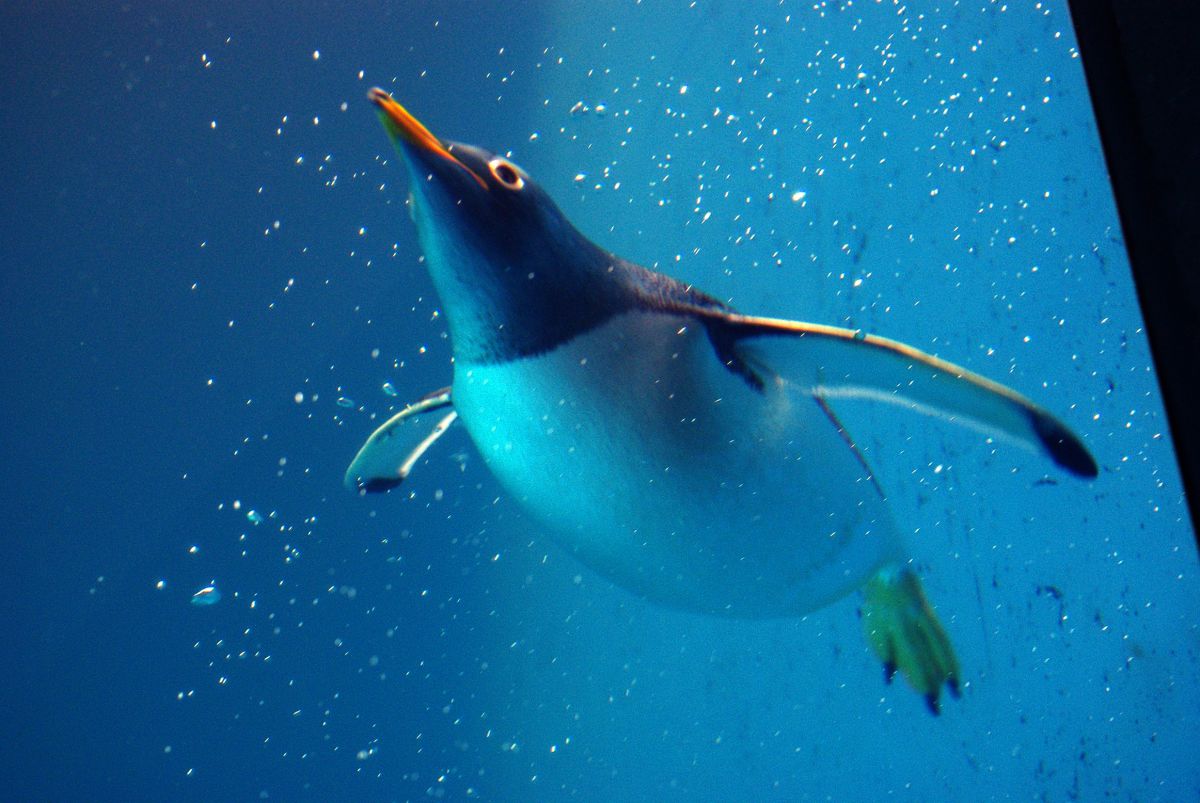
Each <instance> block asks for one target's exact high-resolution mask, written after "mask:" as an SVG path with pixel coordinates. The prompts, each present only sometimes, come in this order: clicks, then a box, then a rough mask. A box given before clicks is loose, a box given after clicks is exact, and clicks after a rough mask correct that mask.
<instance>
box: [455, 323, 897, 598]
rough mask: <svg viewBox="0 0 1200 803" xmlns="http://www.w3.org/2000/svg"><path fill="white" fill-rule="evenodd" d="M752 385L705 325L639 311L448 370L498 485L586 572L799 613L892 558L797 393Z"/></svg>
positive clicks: (849, 475)
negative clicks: (551, 344)
mask: <svg viewBox="0 0 1200 803" xmlns="http://www.w3.org/2000/svg"><path fill="white" fill-rule="evenodd" d="M764 379H766V380H767V389H766V391H765V392H758V391H756V390H754V389H753V388H751V387H750V386H749V385H748V384H747V383H746V382H745V381H744V380H743V379H742V378H741V377H739V376H737V375H735V374H733V373H732V372H730V371H729V370H728V369H727V368H726V367H725V366H723V365H722V364H721V363H720V361H719V360H718V358H717V356H716V354H715V352H714V350H713V347H712V345H711V343H710V342H709V340H708V336H707V333H706V332H705V330H704V327H703V325H701V324H700V323H698V322H697V321H695V320H693V319H688V318H684V317H682V316H672V315H667V314H662V313H652V312H635V313H628V314H625V315H622V316H619V317H617V318H615V319H613V320H612V321H610V322H608V323H607V324H605V325H603V326H602V327H600V328H598V329H596V330H593V331H591V332H589V333H587V334H585V335H583V336H580V337H578V338H576V339H574V340H572V341H570V342H569V343H566V344H565V345H563V346H560V347H559V348H557V349H555V350H553V351H551V352H549V353H547V354H542V355H538V356H535V357H529V358H522V359H519V360H515V361H512V362H506V363H500V364H490V365H473V364H464V363H461V362H459V363H458V364H457V365H456V368H455V377H454V388H453V398H454V406H455V408H456V409H457V410H458V412H459V415H460V416H461V418H462V421H463V423H464V424H465V426H466V427H467V429H468V431H469V432H470V434H471V437H472V438H473V440H474V441H475V444H476V445H477V447H478V448H479V450H480V452H481V453H482V454H483V457H484V459H485V460H486V462H487V463H488V465H489V466H490V468H491V469H492V471H493V472H495V474H496V475H497V477H499V479H500V481H501V482H502V483H503V485H504V486H505V487H506V488H507V489H508V490H509V492H510V493H511V494H512V495H513V496H515V497H516V498H517V499H518V500H520V502H521V503H522V504H523V505H524V507H525V508H526V509H527V510H528V511H529V512H530V513H531V514H533V516H534V517H535V518H536V519H538V520H539V521H540V522H542V523H543V524H544V525H545V526H546V527H547V528H548V529H549V531H550V532H551V533H552V534H553V535H554V536H555V537H556V538H557V539H558V540H559V541H560V542H561V543H562V544H564V545H565V546H566V547H567V548H568V549H570V550H571V551H572V553H573V554H575V555H576V556H577V557H578V558H579V559H580V560H581V561H583V562H584V563H585V564H587V565H588V566H590V567H592V568H593V569H595V570H596V571H598V572H600V573H601V574H603V575H605V576H607V577H609V578H610V579H612V580H613V581H614V582H616V583H618V584H619V585H622V586H624V587H626V588H628V589H629V590H631V591H633V592H635V593H638V594H641V595H644V596H646V597H648V598H650V599H653V600H656V601H658V602H661V603H665V604H668V605H671V606H674V607H679V608H684V609H689V610H696V611H704V612H709V613H722V614H726V615H732V616H746V617H768V616H783V615H795V614H799V613H803V612H806V611H809V610H812V609H814V608H817V607H820V606H821V605H824V604H826V603H828V602H831V601H832V600H834V599H837V598H838V597H841V596H843V595H845V594H846V593H848V592H850V591H851V590H853V589H855V588H857V587H858V586H860V585H861V584H862V583H863V581H864V580H865V579H866V578H867V577H869V576H870V575H871V574H872V573H873V572H874V571H875V570H876V569H877V568H878V567H879V566H880V565H882V564H883V563H885V562H887V561H890V560H895V559H897V558H899V557H900V556H901V554H902V547H901V544H900V539H899V537H898V534H897V532H896V530H895V526H894V525H893V523H892V521H891V518H890V516H889V515H888V512H887V509H886V505H885V503H884V501H883V500H882V499H881V498H880V496H879V493H878V491H877V490H876V489H875V487H874V485H873V484H872V482H870V480H869V479H868V478H867V475H866V472H865V470H864V469H863V467H862V465H861V464H860V463H859V461H858V459H857V457H856V456H855V455H854V453H853V452H852V451H851V449H850V448H849V446H848V445H847V444H846V443H845V442H844V441H843V439H842V437H841V435H840V434H839V433H838V432H837V430H836V429H835V427H834V426H833V424H832V423H831V421H830V420H829V418H828V417H827V416H826V415H825V413H824V412H823V411H822V410H821V408H820V407H819V406H818V405H817V403H816V402H815V401H814V400H813V399H812V398H811V397H810V396H808V395H806V394H803V393H799V392H795V391H789V390H788V389H787V388H786V386H784V385H782V384H781V383H779V382H777V381H775V380H774V378H773V377H764Z"/></svg>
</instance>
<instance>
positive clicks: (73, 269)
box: [0, 0, 1200, 800]
mask: <svg viewBox="0 0 1200 803" xmlns="http://www.w3.org/2000/svg"><path fill="white" fill-rule="evenodd" d="M245 5H246V8H245V9H234V8H229V7H221V8H206V7H205V6H204V4H188V5H187V6H186V7H184V6H180V7H176V6H175V5H162V6H159V5H153V4H146V3H139V2H134V3H130V4H127V5H124V6H117V5H111V6H107V5H106V6H105V7H103V8H100V7H93V6H92V5H91V4H79V6H78V7H76V8H72V9H71V10H70V12H69V13H67V12H66V11H65V10H64V9H63V8H60V7H58V6H57V5H55V4H51V5H47V6H38V7H29V6H25V5H15V6H14V5H8V6H6V7H5V9H4V11H3V12H0V26H2V33H3V37H2V38H3V43H4V44H3V47H0V72H2V74H3V75H4V82H3V89H2V90H0V91H2V92H3V98H2V100H3V102H2V103H0V138H2V142H3V144H4V146H5V147H4V152H5V156H6V160H5V173H4V175H5V176H6V179H7V180H6V182H5V186H4V191H3V193H2V194H0V199H2V200H0V256H2V264H3V269H2V271H0V282H2V285H0V299H3V301H2V303H3V315H2V316H0V331H2V337H0V349H3V352H2V355H0V356H2V357H3V364H4V366H5V374H6V379H5V382H4V383H3V396H2V398H3V405H4V406H3V410H4V418H5V426H4V434H3V447H4V448H3V461H4V462H3V477H4V482H3V483H2V484H0V487H2V491H0V493H3V500H2V501H3V510H4V520H5V523H4V525H3V530H2V531H3V533H4V537H3V539H2V543H3V553H0V556H2V557H3V559H4V566H5V569H6V572H5V578H4V583H3V587H2V591H0V594H2V596H0V602H2V603H3V608H2V610H3V611H4V624H5V633H4V635H5V638H4V650H5V656H4V657H5V661H4V664H5V680H4V683H3V686H2V688H3V692H2V694H3V707H2V708H0V711H2V712H3V714H4V720H5V727H4V728H3V729H0V733H2V736H0V739H2V740H3V742H2V743H0V788H3V789H4V790H5V793H4V795H5V797H6V798H8V799H14V800H85V799H86V800H163V799H170V800H201V799H203V800H255V799H271V800H420V799H425V798H427V797H434V798H442V799H446V800H461V799H467V798H469V797H471V796H474V797H477V798H479V799H485V800H562V799H576V800H673V799H679V800H684V799H694V800H762V799H778V800H867V799H881V798H884V797H888V798H890V799H897V800H964V799H979V800H1008V799H1013V800H1024V799H1045V800H1065V799H1082V800H1096V799H1100V798H1102V797H1105V796H1107V797H1108V798H1109V799H1117V800H1183V799H1195V798H1196V797H1197V795H1198V794H1200V765H1198V764H1197V763H1196V762H1195V760H1194V757H1193V756H1194V743H1193V742H1194V738H1193V737H1194V734H1195V733H1196V732H1197V718H1198V716H1197V715H1198V714H1200V683H1198V681H1200V670H1198V669H1197V666H1198V660H1197V659H1198V657H1200V656H1198V655H1197V653H1198V652H1200V638H1198V636H1197V624H1196V623H1197V622H1198V621H1200V592H1198V591H1197V577H1198V572H1197V560H1196V551H1195V547H1194V544H1193V540H1192V532H1191V530H1190V525H1189V523H1188V520H1187V512H1186V506H1185V504H1184V501H1183V498H1182V489H1181V485H1180V481H1179V477H1178V473H1177V471H1176V468H1175V462H1174V456H1173V453H1172V450H1171V445H1170V438H1169V432H1168V430H1167V423H1166V419H1165V416H1164V415H1163V412H1162V408H1161V403H1160V399H1159V394H1158V390H1157V387H1156V384H1155V381H1156V380H1155V375H1154V371H1153V367H1152V365H1151V361H1150V357H1149V353H1148V349H1147V344H1146V340H1145V336H1144V333H1143V331H1142V322H1141V319H1140V316H1139V312H1138V309H1137V305H1136V302H1135V300H1134V293H1133V288H1132V285H1131V281H1130V276H1129V270H1128V265H1127V262H1126V257H1125V254H1124V251H1123V243H1122V238H1121V232H1120V229H1119V226H1118V224H1117V221H1116V217H1115V213H1114V208H1113V203H1112V199H1111V193H1110V191H1109V189H1108V185H1107V183H1106V179H1105V172H1104V167H1103V160H1102V155H1101V152H1100V149H1099V145H1098V141H1097V137H1096V131H1095V126H1094V124H1093V121H1092V117H1091V113H1090V107H1089V102H1088V98H1087V95H1086V91H1085V88H1084V84H1083V76H1082V70H1081V66H1080V62H1079V59H1078V58H1077V53H1076V51H1075V45H1074V39H1073V35H1072V32H1071V27H1070V22H1069V19H1068V17H1067V13H1066V9H1065V5H1064V4H1063V3H1058V2H1050V3H1038V4H1033V3H1020V2H1010V3H1009V4H1008V5H1007V6H1005V5H1003V4H999V3H993V2H967V3H961V4H955V3H948V4H931V3H916V2H914V3H910V4H907V5H905V6H898V5H896V4H894V3H890V2H889V3H867V2H859V3H854V4H849V3H842V4H837V3H827V4H826V3H796V4H790V3H780V4H770V5H768V4H766V3H763V4H754V5H748V4H744V3H735V2H725V3H722V2H715V0H701V1H700V2H696V3H687V2H678V3H657V4H653V5H652V6H651V5H650V4H646V5H639V4H634V3H619V4H618V3H603V4H589V5H588V6H587V8H586V10H585V9H584V8H583V7H582V6H580V5H577V4H574V3H559V4H549V3H547V4H539V7H538V12H539V13H537V14H533V13H532V12H531V11H529V10H525V11H520V10H514V9H511V8H509V9H505V8H503V7H501V6H497V5H491V4H479V3H470V4H468V3H451V4H446V5H443V6H437V7H435V6H432V5H429V6H425V5H422V6H421V7H418V8H409V7H408V6H409V5H415V4H402V5H399V6H396V7H393V8H384V7H381V6H378V7H377V6H368V7H365V8H361V9H356V10H354V11H346V10H342V9H340V8H337V7H334V8H322V9H313V8H311V7H309V8H306V9H304V10H303V11H291V10H288V11H285V10H283V9H281V8H276V7H268V6H266V5H265V4H245ZM372 85H380V86H383V87H385V88H387V89H389V90H390V91H392V92H394V93H395V94H396V95H397V97H398V98H399V99H400V100H401V101H402V102H404V103H405V104H406V105H407V106H409V108H411V109H412V110H413V111H414V112H415V113H416V114H417V115H418V116H419V117H421V118H422V120H423V121H424V122H426V123H427V124H428V125H429V126H430V128H432V129H433V130H434V131H435V132H437V133H439V134H440V135H442V136H445V137H449V138H454V139H460V140H463V141H468V142H476V143H479V144H481V145H484V146H487V147H490V148H492V149H495V150H499V151H501V152H503V151H506V150H509V149H511V151H512V156H513V158H514V159H515V160H516V161H517V162H519V163H520V164H522V165H523V166H524V167H525V168H526V169H528V170H529V171H530V173H531V174H532V175H534V176H535V177H537V178H538V179H539V180H540V181H541V183H542V184H543V185H544V186H545V187H546V188H547V189H548V190H549V191H550V193H551V194H552V195H553V196H554V197H555V198H556V199H557V200H558V201H559V203H560V205H561V206H562V207H563V209H564V210H565V211H566V213H567V214H568V216H570V217H571V218H572V219H573V220H574V221H575V222H576V224H577V225H578V226H579V227H580V228H581V229H582V230H583V231H585V232H587V233H588V234H589V235H590V236H591V237H593V238H594V239H596V240H597V241H598V242H600V243H601V244H603V245H604V246H606V247H608V248H610V249H612V250H614V251H617V252H619V253H621V254H623V255H625V256H627V257H629V258H631V259H634V260H637V261H640V262H643V263H645V264H650V265H655V266H657V268H658V269H660V270H663V271H665V272H667V273H670V274H671V275H673V276H677V277H680V278H683V279H685V280H687V281H692V282H695V283H696V284H697V285H698V286H700V287H702V288H704V289H706V290H707V291H709V292H711V293H713V294H714V295H717V296H719V297H721V298H723V299H727V300H729V301H731V302H732V303H733V304H735V305H737V306H738V307H739V308H740V309H743V310H746V311H752V312H756V313H760V314H771V315H778V316H784V317H792V318H801V319H806V320H815V321H820V322H825V323H832V324H839V325H846V326H854V327H861V328H864V329H866V330H868V331H872V332H877V333H880V334H884V335H887V336H889V337H893V338H897V339H900V340H904V341H907V342H910V343H912V344H914V345H916V346H918V347H920V348H924V349H927V350H930V351H933V352H936V353H938V354H939V355H941V356H943V357H946V358H948V359H952V360H955V361H957V362H960V363H962V364H964V365H966V366H968V367H970V368H972V369H974V370H977V371H980V372H982V373H985V374H987V375H989V376H991V377H993V378H996V379H998V380H1001V381H1003V382H1005V383H1007V384H1009V385H1011V386H1013V387H1014V388H1016V389H1018V390H1020V391H1022V392H1024V393H1027V394H1029V395H1030V396H1032V397H1034V398H1035V399H1036V400H1037V401H1038V402H1039V403H1041V404H1043V405H1045V406H1046V407H1048V408H1049V409H1051V410H1053V411H1055V412H1056V413H1057V414H1059V415H1061V416H1062V417H1063V419H1064V420H1065V421H1067V422H1068V423H1069V424H1070V425H1071V426H1072V427H1073V428H1074V429H1075V430H1077V431H1078V432H1079V433H1080V434H1081V435H1082V436H1083V437H1084V439H1085V441H1086V442H1087V444H1088V445H1089V447H1090V448H1091V450H1092V451H1093V453H1094V454H1095V456H1096V458H1097V460H1098V462H1099V463H1100V466H1101V472H1100V476H1099V478H1098V479H1097V480H1096V481H1094V482H1092V483H1087V482H1082V481H1078V480H1074V479H1072V478H1070V477H1067V476H1065V475H1064V474H1063V472H1061V471H1058V470H1056V469H1054V468H1053V467H1052V466H1051V465H1049V464H1048V463H1047V462H1046V461H1044V460H1043V459H1042V458H1040V457H1039V456H1037V455H1033V454H1027V453H1025V452H1023V451H1021V450H1020V449H1018V448H1015V447H1012V446H1007V445H989V444H986V443H984V442H983V440H982V438H981V437H980V436H979V435H977V434H974V433H971V432H964V431H962V430H955V429H952V428H948V427H946V426H945V425H944V424H939V423H937V422H930V421H927V420H923V419H916V418H914V417H912V416H909V415H907V414H901V413H898V412H897V411H896V410H894V409H889V410H882V411H881V410H876V409H871V408H867V407H864V408H862V409H858V410H853V409H847V410H846V411H845V412H844V415H843V417H844V418H845V419H846V421H847V423H848V425H849V426H850V428H851V430H852V431H854V432H855V433H857V434H858V437H859V440H860V442H861V446H862V447H863V448H864V450H865V451H866V452H867V454H868V456H869V457H870V459H871V460H872V461H873V463H874V464H875V466H876V468H877V471H878V474H879V476H880V479H881V482H882V483H883V485H884V487H886V488H888V490H889V496H890V498H891V500H892V503H893V506H894V508H895V512H896V517H897V519H898V520H899V521H900V522H901V523H902V528H903V529H904V530H905V531H906V532H908V533H910V535H909V542H910V545H911V547H912V550H913V552H914V554H915V556H916V559H917V563H918V566H919V567H920V568H921V571H922V574H923V575H924V577H925V578H926V585H927V589H928V591H929V594H930V597H931V598H932V600H933V601H934V603H935V604H936V605H937V607H938V610H939V612H940V614H941V616H942V618H943V619H944V621H945V622H946V624H947V628H948V630H949V632H950V635H951V637H952V638H953V640H954V641H955V643H956V645H957V648H958V653H959V657H960V659H961V662H962V665H963V677H964V681H965V684H966V686H965V689H964V697H963V699H962V700H961V701H958V702H947V703H946V704H945V705H944V712H943V714H942V716H941V717H939V718H934V717H931V716H929V715H928V714H927V713H926V712H925V710H924V707H923V703H922V701H921V699H920V697H919V696H918V695H916V694H914V693H912V692H911V691H910V690H909V689H907V688H906V687H905V686H904V685H903V684H901V683H897V684H896V685H893V686H886V685H884V683H883V681H882V677H881V674H882V673H881V671H880V667H879V666H878V664H877V662H876V661H875V659H874V658H873V657H872V656H871V655H870V654H869V651H868V649H867V647H866V644H865V641H864V640H863V639H862V637H861V634H860V633H859V625H858V622H857V619H856V615H855V609H856V606H857V604H858V600H857V599H854V598H851V599H847V600H844V601H842V602H839V603H837V604H835V605H833V606H831V607H829V608H828V609H825V610H822V611H819V612H817V613H815V614H812V615H810V616H808V617H806V618H805V619H803V620H799V621H779V622H759V623H747V622H730V621H723V620H720V621H718V620H711V619H707V618H704V617H699V616H692V615H686V614H682V613H674V612H670V611H666V610H663V609H661V608H658V607H655V606H652V605H650V604H647V603H644V602H642V601H640V600H638V599H636V598H634V597H632V596H630V595H628V594H627V593H625V592H624V591H621V590H620V589H616V588H614V587H612V586H611V585H610V584H608V583H607V582H605V581H604V580H602V579H601V578H599V577H598V576H596V575H594V574H593V573H591V572H590V571H589V570H587V569H585V568H583V567H582V566H580V565H578V564H577V563H575V562H574V560H573V559H572V558H571V557H570V556H569V555H567V554H565V553H563V552H562V551H559V550H558V549H557V548H556V547H555V546H554V545H553V544H551V543H550V542H549V541H548V539H546V538H545V537H544V536H543V534H541V533H540V532H538V531H537V528H536V527H534V526H533V525H532V524H531V523H529V522H528V521H527V520H526V519H524V518H523V517H522V515H521V513H520V511H519V509H518V508H517V506H516V505H515V504H514V502H513V500H511V499H510V498H508V497H507V496H506V495H505V494H504V492H503V491H502V490H501V489H500V488H499V487H498V485H497V484H496V483H495V481H494V480H493V479H492V478H491V477H490V476H489V475H488V473H487V471H486V469H485V468H484V466H483V465H482V464H481V462H480V460H479V458H478V456H477V455H476V453H474V452H473V451H472V447H471V445H470V443H469V442H468V440H467V437H466V435H465V433H464V432H463V431H462V430H461V429H459V430H457V431H452V432H451V433H450V434H448V435H447V436H446V438H445V439H444V440H443V442H440V443H439V444H438V448H437V449H436V450H435V451H434V452H432V453H431V455H430V458H429V460H428V462H427V463H426V464H425V465H422V466H420V467H419V470H418V471H417V472H415V473H414V476H413V478H412V480H411V481H410V483H409V484H407V485H406V486H405V487H404V488H403V490H402V491H400V492H397V493H393V494H391V495H390V496H388V497H385V498H373V499H369V500H363V499H359V498H356V497H354V496H353V495H351V494H348V493H346V492H345V491H344V490H343V488H342V487H341V484H340V481H341V473H342V471H343V470H344V468H345V466H346V464H347V462H348V461H349V459H350V458H351V457H352V456H353V454H354V452H355V450H356V449H357V448H358V446H359V444H360V443H361V441H362V440H363V439H364V438H365V437H366V435H367V434H368V433H369V432H370V431H371V429H372V428H373V426H375V425H376V424H377V423H378V422H379V420H380V419H379V418H378V417H379V416H383V415H386V414H387V412H388V411H389V410H393V409H398V407H399V405H400V404H402V403H403V402H404V401H406V400H408V399H413V398H416V397H418V396H420V395H422V394H423V393H425V392H426V391H428V390H432V389H434V388H436V387H440V386H442V385H444V384H446V383H447V381H448V378H449V356H450V351H449V344H448V342H447V340H446V335H445V326H444V320H443V319H442V318H441V317H440V316H439V315H438V314H437V313H438V302H437V300H436V298H435V297H434V295H433V293H432V288H431V286H430V283H429V280H428V278H427V276H426V275H425V273H424V270H423V268H422V266H421V264H420V262H419V251H418V249H417V245H416V242H415V236H414V230H413V228H412V225H411V223H410V222H409V220H408V218H407V215H406V212H405V209H404V199H405V197H406V194H407V190H406V186H407V181H408V178H407V176H406V175H404V172H403V170H402V169H401V165H400V164H399V160H397V159H395V158H394V156H393V154H392V152H391V149H390V145H389V143H388V141H387V139H386V137H385V135H384V133H383V131H382V130H381V128H380V126H379V124H378V122H377V121H376V119H375V115H374V113H373V111H372V109H371V108H370V106H369V104H368V103H367V102H366V100H365V93H366V90H367V89H368V88H369V87H370V86H372ZM577 104H581V105H579V106H578V107H577V108H576V106H577ZM601 106H603V109H601ZM572 109H575V110H574V111H572ZM535 135H536V136H535ZM580 176H581V177H580ZM577 177H578V178H577ZM801 194H802V195H801ZM793 199H794V200H793ZM385 382H391V383H392V384H393V385H394V386H395V388H396V389H397V392H398V394H399V395H398V396H397V397H393V396H391V395H389V394H388V393H386V392H385V391H384V390H383V385H384V383H385ZM297 394H300V395H299V397H298V396H297ZM297 398H300V401H299V402H298V401H296V399H297ZM339 399H344V400H351V401H352V402H353V403H351V404H350V405H349V406H344V404H339V403H338V400H339ZM251 510H253V511H254V512H255V515H254V516H253V517H251V516H249V515H248V514H249V513H250V511H251ZM256 519H257V521H256ZM745 535H746V537H752V533H751V532H747V533H746V534H745ZM210 585H211V586H213V587H214V588H215V589H217V592H218V593H219V594H220V598H219V599H216V600H214V598H213V595H212V594H208V595H203V596H202V597H201V600H202V601H205V602H212V603H213V604H207V605H200V604H192V601H193V595H194V594H196V592H198V591H200V590H201V589H203V588H206V587H208V586H210Z"/></svg>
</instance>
